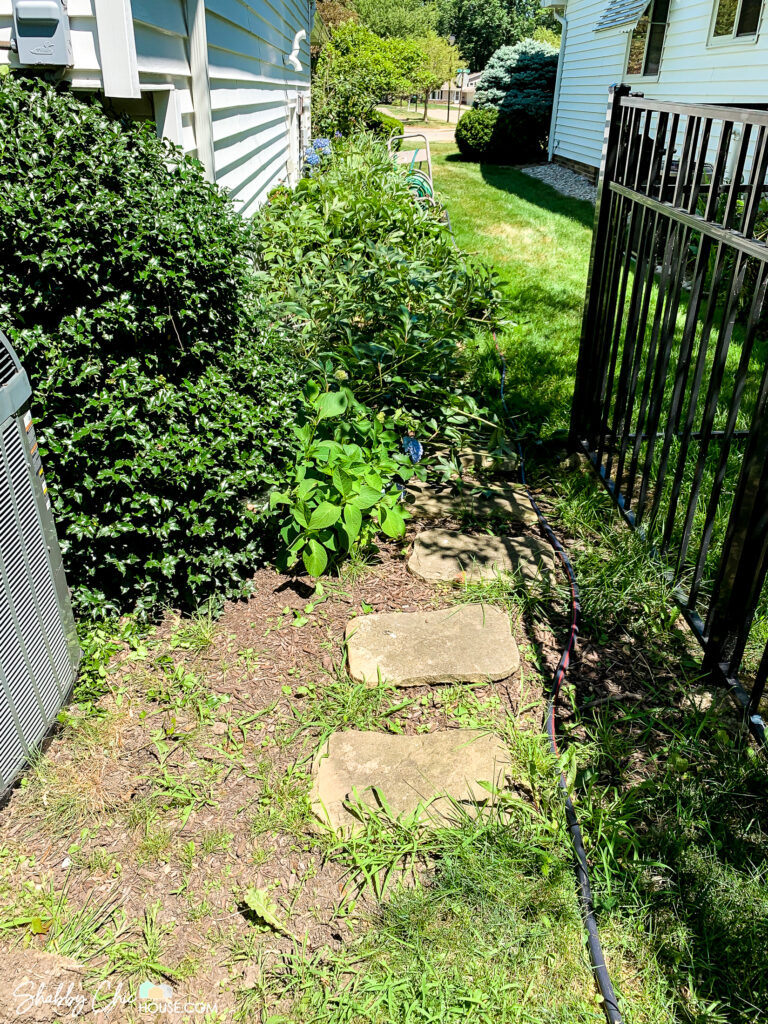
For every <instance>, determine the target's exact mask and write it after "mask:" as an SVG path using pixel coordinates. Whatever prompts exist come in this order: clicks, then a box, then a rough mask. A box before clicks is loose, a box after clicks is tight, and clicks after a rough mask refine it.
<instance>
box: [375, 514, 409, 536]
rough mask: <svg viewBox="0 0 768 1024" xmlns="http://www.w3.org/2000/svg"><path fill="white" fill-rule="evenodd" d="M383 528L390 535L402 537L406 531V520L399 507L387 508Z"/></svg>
mask: <svg viewBox="0 0 768 1024" xmlns="http://www.w3.org/2000/svg"><path fill="white" fill-rule="evenodd" d="M381 529H382V532H383V533H386V535H387V536H388V537H402V536H403V534H404V533H405V520H404V519H403V517H402V516H401V515H400V513H399V512H398V511H397V509H394V508H390V509H387V513H386V515H385V516H384V521H383V522H382V524H381Z"/></svg>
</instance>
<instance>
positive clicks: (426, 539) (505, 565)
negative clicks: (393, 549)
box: [408, 530, 555, 583]
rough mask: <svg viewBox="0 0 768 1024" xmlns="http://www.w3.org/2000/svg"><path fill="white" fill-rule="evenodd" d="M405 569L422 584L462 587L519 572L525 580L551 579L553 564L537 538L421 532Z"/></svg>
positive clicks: (434, 531) (548, 550)
mask: <svg viewBox="0 0 768 1024" xmlns="http://www.w3.org/2000/svg"><path fill="white" fill-rule="evenodd" d="M408 568H409V570H410V571H411V572H412V573H413V574H414V576H418V577H419V578H420V579H422V580H428V581H430V582H437V581H442V582H446V583H464V582H478V581H483V580H493V579H496V577H497V576H498V575H499V573H502V572H518V571H519V572H521V573H522V575H523V578H524V579H526V580H534V579H536V578H537V577H540V576H541V575H544V576H546V575H549V576H552V575H553V574H554V570H555V562H554V558H553V555H552V549H551V548H550V546H549V545H548V544H547V543H546V542H545V541H543V540H541V539H540V538H539V537H494V536H490V535H488V534H483V533H478V534H467V533H459V532H458V531H456V530H424V532H423V533H420V534H418V535H417V537H416V539H415V541H414V543H413V553H412V555H411V557H410V558H409V560H408Z"/></svg>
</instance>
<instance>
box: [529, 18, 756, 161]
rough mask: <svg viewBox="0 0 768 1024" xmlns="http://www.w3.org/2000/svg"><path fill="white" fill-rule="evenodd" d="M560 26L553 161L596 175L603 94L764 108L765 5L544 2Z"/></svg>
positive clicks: (603, 103) (552, 138)
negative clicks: (620, 87) (619, 85)
mask: <svg viewBox="0 0 768 1024" xmlns="http://www.w3.org/2000/svg"><path fill="white" fill-rule="evenodd" d="M542 2H543V5H544V6H546V7H550V8H553V9H554V11H555V14H556V15H557V16H558V17H559V18H560V19H561V20H562V23H563V33H562V41H561V44H560V61H559V64H558V73H557V85H556V87H555V101H554V108H553V111H552V126H551V131H550V140H549V147H550V159H553V160H555V161H557V162H558V163H565V164H568V165H572V166H575V169H576V170H581V171H586V172H588V173H591V174H594V173H595V169H596V168H598V167H599V165H600V151H601V147H602V141H603V129H604V127H605V111H606V104H607V100H608V87H609V86H610V85H611V84H613V83H615V82H625V83H626V84H628V85H630V86H631V88H632V89H633V91H636V92H641V93H643V94H644V95H645V96H648V97H652V98H653V99H659V100H676V101H678V102H689V103H694V102H695V103H730V104H741V105H745V106H754V105H766V104H768V20H766V19H767V18H768V15H766V10H765V8H766V0H652V2H651V3H648V0H542Z"/></svg>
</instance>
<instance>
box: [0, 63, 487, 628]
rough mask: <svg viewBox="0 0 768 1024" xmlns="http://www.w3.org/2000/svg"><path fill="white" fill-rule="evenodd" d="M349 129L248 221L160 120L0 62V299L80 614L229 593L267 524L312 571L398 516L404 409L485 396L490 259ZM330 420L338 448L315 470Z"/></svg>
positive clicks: (143, 610) (454, 415)
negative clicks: (472, 361)
mask: <svg viewBox="0 0 768 1024" xmlns="http://www.w3.org/2000/svg"><path fill="white" fill-rule="evenodd" d="M333 147H334V149H336V150H337V152H336V153H335V155H334V157H333V158H326V159H325V160H324V161H323V163H322V164H321V165H320V166H318V167H317V168H316V173H315V174H314V176H312V177H307V178H304V179H303V180H302V181H301V183H300V185H299V187H298V188H297V189H296V190H295V191H293V192H292V191H290V190H288V189H285V188H282V189H280V190H277V191H276V192H275V193H274V195H273V197H272V200H271V201H270V203H269V204H268V205H267V206H266V207H265V208H263V209H262V211H260V212H259V214H257V216H256V217H255V218H254V220H253V221H252V222H248V221H244V220H243V219H241V218H240V216H239V215H238V214H237V213H236V212H235V210H234V208H233V206H232V204H231V202H230V201H229V199H228V198H227V197H226V195H225V193H224V192H223V191H222V190H220V189H219V188H217V187H216V186H214V185H211V184H210V183H208V182H206V181H205V179H204V176H203V173H202V169H201V167H200V165H199V164H198V163H197V162H196V161H194V160H190V159H188V158H185V157H183V155H182V154H181V152H180V151H179V150H178V149H174V148H173V147H171V146H169V145H168V144H166V143H164V142H162V141H160V140H158V139H157V138H156V136H155V133H154V129H153V127H152V126H151V125H150V126H140V125H136V124H131V123H118V122H117V121H115V120H114V119H111V118H110V117H108V116H107V115H106V113H105V112H104V111H103V110H102V109H101V108H100V107H99V106H98V105H96V104H89V103H84V102H83V101H82V100H81V99H79V98H77V97H75V96H73V95H72V94H71V93H69V92H67V91H65V90H62V89H57V88H56V87H54V86H51V85H46V84H42V83H40V82H24V81H22V80H18V79H14V78H12V77H6V78H5V79H3V80H2V83H1V84H0V210H1V211H2V217H0V245H2V249H3V252H4V254H5V265H4V273H3V275H2V277H0V324H2V326H3V328H4V329H6V330H7V332H8V334H9V335H10V337H11V339H12V341H13V343H14V344H15V346H16V347H17V350H18V351H19V354H20V356H21V358H22V359H23V361H24V364H25V366H26V368H27V370H28V372H29V373H30V376H31V379H32V382H33V386H34V390H35V397H34V411H35V415H36V417H37V419H38V421H39V436H40V438H41V442H42V443H41V451H42V454H43V457H44V459H45V462H46V469H47V473H48V478H49V482H50V489H51V493H52V496H53V501H54V509H55V513H56V519H57V524H58V529H59V533H60V536H61V540H62V547H63V550H64V556H65V562H66V568H67V573H68V577H69V581H70V584H71V586H72V588H73V593H74V598H75V603H76V606H77V608H78V611H79V612H80V614H81V615H91V616H92V617H94V618H101V617H103V616H105V615H109V614H117V613H124V612H128V611H133V610H136V611H138V612H139V613H140V614H145V615H149V614H152V613H154V612H156V611H157V610H158V609H159V608H161V607H163V606H168V605H172V606H175V607H177V608H181V609H192V608H195V607H199V606H200V605H201V604H203V603H205V602H206V601H208V600H209V599H211V598H213V599H215V600H217V601H218V600H221V599H223V598H227V597H233V596H235V595H237V594H239V593H242V592H243V591H244V589H245V587H246V586H247V580H248V578H249V577H250V575H251V572H252V569H253V567H254V566H255V564H256V563H257V562H258V561H259V560H261V559H263V558H264V557H265V555H266V554H267V552H268V551H269V550H271V549H270V544H271V543H272V542H276V543H279V544H282V545H284V546H285V547H287V549H288V550H287V551H286V554H287V556H288V557H289V559H290V558H296V557H299V556H301V557H302V558H303V559H304V562H305V565H307V567H308V568H310V570H311V571H319V570H320V569H321V568H322V567H324V566H325V565H326V564H327V563H328V562H330V561H332V560H335V559H338V558H340V557H342V556H343V554H344V553H345V550H346V551H349V550H351V549H352V548H354V547H355V546H356V545H357V546H360V545H362V544H364V543H366V542H367V541H368V540H369V539H370V538H371V536H372V534H373V533H374V532H376V531H379V530H383V531H384V532H385V533H389V534H390V535H396V534H397V533H398V532H399V531H400V530H401V528H402V520H403V517H402V514H401V512H400V511H399V509H398V507H397V504H398V503H397V500H396V498H397V493H396V490H395V491H393V490H392V485H391V480H390V478H391V474H392V472H393V471H394V470H395V469H397V468H400V470H401V471H402V472H401V476H403V477H404V476H407V470H408V466H407V465H406V463H407V460H406V458H405V456H404V455H403V454H402V453H399V454H398V451H397V449H398V444H399V441H400V439H401V438H402V436H403V434H404V432H405V431H406V430H407V429H408V428H418V429H419V430H422V429H424V430H429V431H430V432H431V433H434V432H435V431H436V430H437V431H441V432H442V433H443V434H444V435H445V436H446V437H450V435H451V432H454V434H456V432H457V431H459V430H461V428H462V425H465V424H467V423H468V422H470V419H468V418H467V417H468V416H469V417H470V418H471V417H472V415H473V414H476V412H477V407H476V405H475V404H474V403H473V401H472V399H465V398H464V397H463V396H462V393H461V392H462V387H461V380H462V370H463V366H462V358H461V353H462V351H463V346H464V344H465V342H466V341H467V339H468V338H469V337H470V335H471V333H472V326H471V323H472V322H471V320H470V319H469V318H470V317H475V318H478V319H479V318H482V317H483V316H485V315H486V312H487V310H488V309H489V308H490V307H492V306H493V305H494V303H495V302H496V299H497V293H496V291H495V285H494V282H493V279H492V278H491V277H490V275H489V274H488V272H487V271H485V270H484V268H482V266H481V265H480V264H478V263H475V262H473V261H471V260H468V259H467V258H466V257H464V256H463V255H462V254H461V253H460V252H459V251H458V250H457V249H456V247H455V246H454V245H453V243H452V240H451V239H450V236H449V235H448V234H447V232H446V231H445V229H444V228H443V227H442V226H441V225H440V224H439V223H438V221H437V219H436V217H435V215H434V214H433V213H432V212H430V211H429V210H425V209H422V208H420V207H419V206H418V205H417V204H415V203H414V202H413V200H412V198H411V196H410V193H409V192H408V189H407V185H406V183H405V178H404V176H403V175H402V174H401V173H400V172H398V171H397V170H396V169H395V168H394V166H393V163H392V161H391V158H390V157H389V156H388V154H387V152H386V147H385V146H384V145H383V143H381V142H375V141H373V140H372V139H371V138H370V137H362V138H360V139H356V140H351V141H349V142H347V143H342V144H336V143H334V144H333ZM308 380H309V381H310V383H309V384H307V381H308ZM299 381H300V383H299ZM342 391H343V392H344V394H345V395H346V396H347V398H346V400H341V399H339V398H338V397H337V396H339V395H340V394H341V392H342ZM323 396H326V397H323ZM327 403H330V406H332V407H333V410H334V412H333V416H330V415H327V416H326V415H325V414H323V415H322V416H320V418H319V419H318V409H326V406H327ZM330 406H328V407H330ZM314 420H317V424H318V425H317V429H315V428H312V429H313V435H312V439H311V440H308V439H307V435H306V427H307V424H308V423H310V422H313V421H314ZM294 428H295V429H294ZM456 436H458V435H456ZM328 443H330V444H332V445H341V446H342V448H343V456H344V457H343V458H340V459H339V460H337V461H338V472H336V473H331V474H330V476H328V477H327V479H324V480H322V481H320V478H321V477H324V476H325V474H324V471H323V470H322V469H321V468H320V467H319V463H318V459H320V461H321V462H322V460H323V459H324V458H325V456H324V455H323V452H324V451H326V452H327V451H330V450H331V449H329V448H328V447H327V444H328ZM318 444H319V445H320V448H318V447H317V445H318ZM323 446H325V447H323ZM334 450H338V449H334ZM313 476H315V477H317V478H318V486H317V487H316V488H314V490H313V495H312V496H311V497H310V496H308V494H307V493H305V492H306V487H307V484H306V483H304V484H303V489H301V493H300V488H301V484H302V480H307V479H308V478H309V479H311V478H312V477H313ZM385 477H386V479H384V478H385ZM353 478H354V479H357V483H355V482H354V480H353ZM350 481H352V482H350ZM321 482H322V484H323V487H320V486H319V484H320V483H321ZM378 483H381V487H379V488H378V493H377V495H376V496H375V498H376V500H373V498H374V496H373V495H372V489H373V490H376V485H377V484H378ZM323 488H325V490H323ZM382 492H386V493H382ZM270 493H273V494H278V495H283V496H284V497H285V501H284V502H282V501H281V502H278V503H277V507H276V508H275V509H274V510H270V500H269V498H270ZM334 494H336V497H334ZM324 502H325V507H324V508H323V509H322V510H321V512H320V513H319V514H318V515H316V516H315V517H314V519H313V520H312V522H311V523H310V522H309V520H308V519H307V518H306V513H307V512H309V516H310V519H311V518H312V513H313V511H314V509H315V508H317V507H318V506H319V505H322V504H323V503H324ZM273 504H275V503H274V501H273ZM329 504H330V505H335V506H337V507H338V514H337V512H336V510H335V509H331V510H329V508H328V507H327V506H328V505H329ZM347 504H350V505H354V506H355V508H356V509H357V511H359V512H360V513H361V515H360V517H359V522H358V516H357V515H356V513H355V512H354V511H344V509H343V508H342V506H345V505H347ZM302 519H303V520H304V522H302ZM321 523H322V524H325V525H321ZM278 530H280V531H281V533H282V537H281V539H278V538H277V537H276V534H277V531H278ZM320 530H325V531H328V530H330V531H331V532H330V533H329V532H325V533H323V534H322V536H321V535H320V532H318V531H320ZM310 541H311V542H312V543H310ZM347 541H349V543H346V542H347ZM344 544H346V548H345V547H344ZM318 545H319V546H320V547H322V548H323V552H324V554H321V553H320V552H319V550H318Z"/></svg>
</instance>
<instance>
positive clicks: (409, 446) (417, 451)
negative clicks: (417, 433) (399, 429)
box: [403, 436, 424, 462]
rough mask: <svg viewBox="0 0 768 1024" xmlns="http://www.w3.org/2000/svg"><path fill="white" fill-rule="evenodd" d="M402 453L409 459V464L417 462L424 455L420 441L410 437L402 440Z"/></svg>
mask: <svg viewBox="0 0 768 1024" xmlns="http://www.w3.org/2000/svg"><path fill="white" fill-rule="evenodd" d="M403 451H404V452H405V454H406V455H407V456H408V457H409V458H410V460H411V462H419V461H420V459H421V457H422V455H423V454H424V449H423V447H422V444H421V441H419V440H418V439H417V438H415V437H410V436H408V437H404V438H403Z"/></svg>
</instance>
